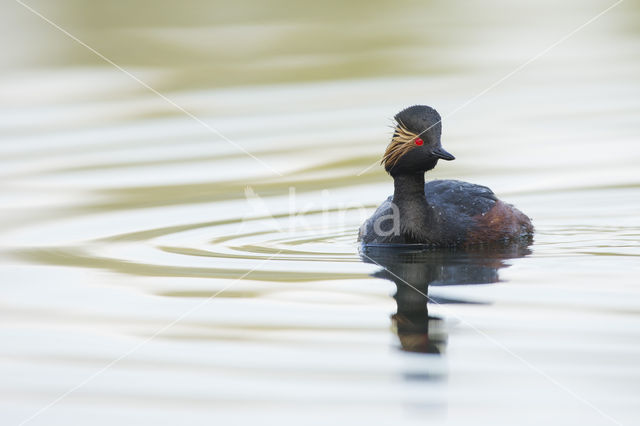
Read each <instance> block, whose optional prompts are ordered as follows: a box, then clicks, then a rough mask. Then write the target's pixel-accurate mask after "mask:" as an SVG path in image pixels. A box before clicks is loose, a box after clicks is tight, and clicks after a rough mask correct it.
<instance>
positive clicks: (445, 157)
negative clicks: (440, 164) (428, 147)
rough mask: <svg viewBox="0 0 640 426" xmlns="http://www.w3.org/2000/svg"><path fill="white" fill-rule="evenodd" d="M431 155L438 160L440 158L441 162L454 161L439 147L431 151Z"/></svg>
mask: <svg viewBox="0 0 640 426" xmlns="http://www.w3.org/2000/svg"><path fill="white" fill-rule="evenodd" d="M433 155H435V156H436V157H438V158H442V159H443V160H447V161H451V160H455V159H456V157H454V156H453V155H451V154H449V153H448V152H447V151H445V150H444V149H442V147H441V146H439V147H437V148H436V149H434V150H433Z"/></svg>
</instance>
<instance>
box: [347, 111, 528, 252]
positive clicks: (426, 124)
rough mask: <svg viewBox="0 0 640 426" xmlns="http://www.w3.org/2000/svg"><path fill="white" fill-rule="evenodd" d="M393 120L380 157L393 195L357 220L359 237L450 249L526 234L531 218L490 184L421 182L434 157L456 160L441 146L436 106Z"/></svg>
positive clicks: (371, 241) (365, 240)
mask: <svg viewBox="0 0 640 426" xmlns="http://www.w3.org/2000/svg"><path fill="white" fill-rule="evenodd" d="M395 120H396V122H397V125H396V127H395V132H394V134H393V138H392V139H391V143H389V146H388V147H387V150H386V152H385V154H384V156H383V158H382V161H381V164H383V165H384V168H385V170H386V171H387V172H388V173H389V174H390V175H391V176H392V177H393V180H394V191H393V196H391V197H389V198H388V199H387V200H386V201H385V202H384V203H382V205H381V206H380V207H378V209H377V210H376V212H375V213H374V214H373V216H371V217H370V218H369V219H367V221H365V223H364V224H362V226H361V227H360V233H359V235H358V240H359V241H362V242H363V243H364V244H377V243H381V244H425V245H429V246H434V247H455V246H469V245H475V244H491V243H497V242H504V241H512V240H516V239H522V238H527V239H528V238H531V236H532V235H533V225H532V224H531V220H530V219H529V218H528V217H527V216H526V215H525V214H523V213H522V212H520V211H519V210H518V209H516V208H515V207H513V206H512V205H510V204H506V203H503V202H502V201H500V200H498V198H497V197H496V196H495V194H494V193H493V192H492V191H491V190H490V189H489V188H487V187H485V186H480V185H474V184H471V183H467V182H461V181H457V180H436V181H432V182H428V183H426V184H425V180H424V174H425V172H426V171H428V170H431V169H433V168H434V167H435V166H436V164H437V163H438V159H443V160H453V159H454V158H455V157H454V156H453V155H451V154H449V153H448V152H447V151H445V150H444V149H443V148H442V145H441V142H440V135H441V133H442V126H441V124H440V122H441V118H440V114H438V112H437V111H436V110H435V109H433V108H431V107H428V106H426V105H415V106H412V107H409V108H406V109H404V110H402V111H400V112H399V113H398V114H397V115H396V116H395Z"/></svg>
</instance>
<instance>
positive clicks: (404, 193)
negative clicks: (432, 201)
mask: <svg viewBox="0 0 640 426" xmlns="http://www.w3.org/2000/svg"><path fill="white" fill-rule="evenodd" d="M393 201H394V202H395V203H396V204H398V205H399V204H402V203H406V202H412V201H421V202H423V203H425V204H426V203H427V199H426V197H425V195H424V172H419V173H412V174H403V175H397V176H395V177H394V178H393Z"/></svg>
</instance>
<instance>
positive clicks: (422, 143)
mask: <svg viewBox="0 0 640 426" xmlns="http://www.w3.org/2000/svg"><path fill="white" fill-rule="evenodd" d="M416 145H418V146H420V145H424V141H423V140H422V139H420V138H416Z"/></svg>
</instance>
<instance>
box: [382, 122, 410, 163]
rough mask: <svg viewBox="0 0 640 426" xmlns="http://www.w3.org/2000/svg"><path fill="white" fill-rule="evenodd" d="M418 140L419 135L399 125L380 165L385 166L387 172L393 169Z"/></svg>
mask: <svg viewBox="0 0 640 426" xmlns="http://www.w3.org/2000/svg"><path fill="white" fill-rule="evenodd" d="M416 138H418V135H417V134H415V133H413V132H411V131H409V130H407V128H406V127H405V126H404V125H403V124H402V123H398V125H397V126H396V128H395V131H394V133H393V138H391V142H390V143H389V145H388V146H387V150H386V151H385V153H384V155H383V156H382V160H380V164H382V165H384V168H385V169H386V170H389V169H391V168H392V167H393V166H395V165H396V163H397V162H398V161H399V160H400V158H401V157H402V156H403V155H405V154H406V153H407V152H409V151H410V150H411V149H413V148H414V147H415V146H416V145H415V144H414V141H415V140H416Z"/></svg>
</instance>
